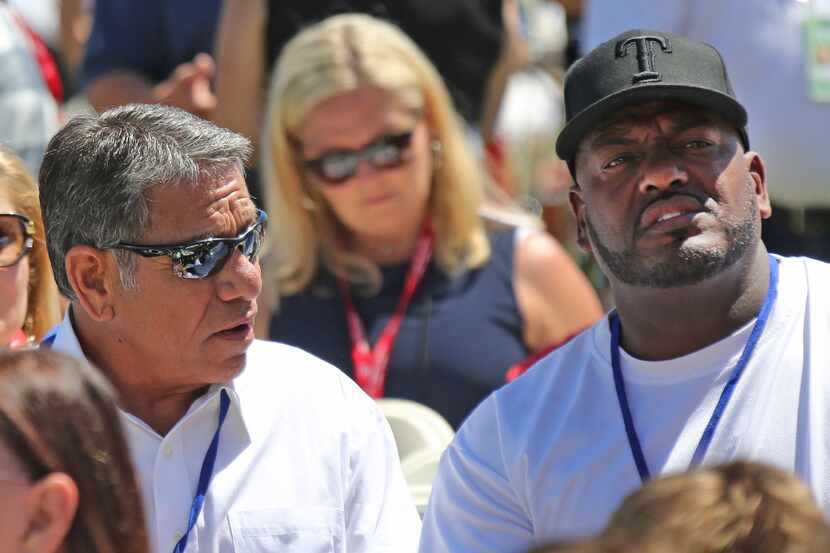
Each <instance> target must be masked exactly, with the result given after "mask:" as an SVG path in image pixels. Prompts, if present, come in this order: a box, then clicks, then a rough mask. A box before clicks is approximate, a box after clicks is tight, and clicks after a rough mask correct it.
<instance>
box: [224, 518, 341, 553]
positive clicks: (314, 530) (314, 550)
mask: <svg viewBox="0 0 830 553" xmlns="http://www.w3.org/2000/svg"><path fill="white" fill-rule="evenodd" d="M228 518H229V522H230V527H231V537H232V539H233V547H234V551H235V552H236V553H266V552H267V553H300V552H302V553H344V551H345V547H344V543H343V513H342V512H341V511H339V510H337V509H327V508H296V509H294V508H283V509H258V510H255V511H237V512H232V513H230V514H229V515H228Z"/></svg>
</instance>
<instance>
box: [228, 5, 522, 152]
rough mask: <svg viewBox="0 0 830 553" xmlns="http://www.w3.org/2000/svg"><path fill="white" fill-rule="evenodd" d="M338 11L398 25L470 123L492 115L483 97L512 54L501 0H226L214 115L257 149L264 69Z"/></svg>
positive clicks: (500, 83)
mask: <svg viewBox="0 0 830 553" xmlns="http://www.w3.org/2000/svg"><path fill="white" fill-rule="evenodd" d="M514 1H515V0H506V2H507V3H511V4H512V3H513V2H514ZM343 12H358V13H365V14H369V15H372V16H374V17H377V18H379V19H384V20H386V21H390V22H392V23H394V24H395V25H397V26H399V27H400V28H401V29H402V30H403V31H404V32H405V33H406V34H407V35H408V36H409V37H410V38H411V39H412V40H413V41H414V42H415V43H416V44H417V45H418V46H419V47H420V48H421V50H422V51H423V52H424V53H425V54H426V55H427V57H428V58H429V59H430V61H431V62H432V63H433V65H434V66H435V68H436V69H437V70H438V72H439V73H440V74H441V76H442V77H443V79H444V82H445V84H446V85H447V88H448V89H449V92H450V95H451V96H452V98H453V101H454V102H455V106H456V109H457V110H458V112H459V113H460V114H461V116H462V117H463V118H464V120H465V121H466V122H467V124H468V125H470V128H471V129H477V128H478V127H479V125H480V124H483V120H485V119H488V118H490V119H492V114H489V115H488V113H489V112H492V111H493V110H492V109H490V108H489V107H488V106H487V105H486V104H487V103H489V98H490V97H492V96H493V95H494V94H499V95H500V94H501V92H500V90H501V88H503V87H504V83H505V80H506V76H507V74H509V73H510V72H511V71H512V70H513V68H514V67H513V62H514V60H515V58H516V57H517V56H516V55H515V54H514V53H513V49H512V46H513V42H511V41H503V40H502V39H503V33H502V0H445V1H443V2H440V3H435V2H423V1H421V0H312V1H297V0H224V2H223V10H222V17H221V22H220V24H219V34H218V36H217V46H216V57H217V66H218V69H217V86H216V89H217V96H218V99H219V105H218V107H217V111H216V121H217V122H218V123H219V124H221V125H224V126H227V127H228V128H230V129H232V130H235V131H237V132H239V133H241V134H243V135H245V136H248V137H250V138H251V140H252V141H253V142H254V146H255V157H258V156H257V153H256V152H257V151H258V144H259V138H260V135H261V133H262V128H261V121H262V113H263V112H264V110H265V101H266V98H265V96H266V89H267V83H268V77H269V75H271V73H272V71H273V69H274V65H275V63H276V60H277V58H278V56H279V54H280V52H281V51H282V48H283V46H284V45H285V44H286V42H288V40H289V39H291V38H292V37H293V36H294V35H296V34H297V33H298V32H300V31H301V30H302V29H303V28H304V27H306V26H308V25H310V24H314V23H318V22H319V21H321V20H323V19H326V18H327V17H329V16H332V15H336V14H338V13H343ZM239 60H245V63H239ZM491 89H492V90H491ZM496 101H498V100H496ZM489 125H490V126H491V125H492V123H490V124H489Z"/></svg>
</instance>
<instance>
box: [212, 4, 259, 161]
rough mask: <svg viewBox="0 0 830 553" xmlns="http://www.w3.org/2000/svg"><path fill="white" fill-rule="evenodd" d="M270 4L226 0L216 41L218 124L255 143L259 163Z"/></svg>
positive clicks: (254, 157) (216, 116)
mask: <svg viewBox="0 0 830 553" xmlns="http://www.w3.org/2000/svg"><path fill="white" fill-rule="evenodd" d="M267 23H268V2H267V0H224V4H223V7H222V16H221V19H220V21H219V30H218V32H217V40H216V65H217V78H216V97H217V99H218V106H217V109H216V112H215V115H214V121H215V122H216V124H218V125H220V126H222V127H225V128H228V129H231V130H232V131H235V132H237V133H239V134H241V135H243V136H246V137H247V138H249V139H250V140H251V143H252V144H253V146H254V152H253V156H252V159H251V162H252V164H255V163H256V162H257V160H258V159H259V141H260V134H261V132H262V129H261V128H260V122H261V121H262V120H263V118H262V110H263V109H264V106H265V76H266V73H267V70H268V68H266V67H265V31H266V26H267Z"/></svg>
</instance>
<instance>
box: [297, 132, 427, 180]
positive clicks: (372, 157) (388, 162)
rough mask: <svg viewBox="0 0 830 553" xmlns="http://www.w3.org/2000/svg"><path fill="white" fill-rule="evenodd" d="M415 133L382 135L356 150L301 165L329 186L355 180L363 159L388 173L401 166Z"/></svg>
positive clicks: (319, 158)
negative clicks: (386, 170) (353, 178)
mask: <svg viewBox="0 0 830 553" xmlns="http://www.w3.org/2000/svg"><path fill="white" fill-rule="evenodd" d="M413 132H414V130H411V131H407V132H405V133H400V134H384V135H383V136H380V137H379V138H377V139H376V140H373V141H372V142H370V143H369V144H367V145H366V146H364V147H362V148H360V149H359V150H332V151H330V152H326V153H325V154H323V155H321V156H320V157H317V158H314V159H308V160H305V161H304V162H303V165H304V166H305V167H306V169H308V170H309V171H311V172H312V173H314V175H315V176H316V177H317V178H318V179H320V180H321V181H323V182H325V183H326V184H330V185H338V184H342V183H343V182H345V181H347V180H348V179H350V178H352V177H354V176H355V175H356V174H357V169H358V167H359V165H360V161H361V160H363V159H365V160H366V161H368V162H369V164H370V165H371V166H372V167H374V168H375V169H389V168H392V167H397V166H399V165H401V164H402V163H403V161H404V152H405V151H406V149H407V148H409V144H410V143H411V142H412V134H413Z"/></svg>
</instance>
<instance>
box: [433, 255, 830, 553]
mask: <svg viewBox="0 0 830 553" xmlns="http://www.w3.org/2000/svg"><path fill="white" fill-rule="evenodd" d="M779 259H780V277H779V278H780V281H779V286H778V300H777V301H776V303H775V305H774V307H773V310H772V312H771V314H770V319H769V320H768V321H767V326H766V329H765V331H764V333H763V335H762V336H761V339H760V341H759V342H758V344H757V346H756V349H755V352H754V353H753V355H752V357H751V358H750V361H749V363H748V365H747V366H746V368H745V370H744V373H743V375H742V377H741V380H740V381H739V383H738V385H737V387H736V389H735V391H734V394H733V396H732V399H731V401H730V403H729V405H728V407H727V408H726V410H725V411H724V414H723V418H722V419H721V421H720V424H719V426H718V428H717V431H716V432H715V435H714V437H713V439H712V442H711V445H710V447H709V449H708V452H707V454H706V456H705V457H704V460H703V463H704V465H712V464H717V463H722V462H726V461H730V460H734V459H748V460H755V461H762V462H767V463H771V464H773V465H776V466H779V467H782V468H785V469H788V470H793V471H795V472H796V473H798V474H799V475H800V476H801V477H802V478H803V479H804V480H805V481H806V482H807V483H808V485H809V486H810V487H811V489H812V490H813V493H814V494H815V495H816V497H817V499H818V501H819V503H820V504H821V505H822V507H823V508H824V510H825V511H826V512H827V513H828V514H830V432H828V431H827V428H828V427H827V424H828V422H827V421H830V372H828V367H830V348H828V345H830V286H828V283H830V265H828V264H825V263H820V262H818V261H814V260H810V259H806V258H779ZM751 326H752V325H751V324H750V325H748V326H746V327H744V328H742V329H739V330H738V331H737V332H736V333H735V334H733V335H732V336H730V337H727V338H725V339H724V340H722V341H720V342H718V343H716V344H713V345H711V346H709V347H707V348H704V349H702V350H699V351H697V352H694V353H692V354H689V355H686V356H684V357H681V358H678V359H675V360H671V361H662V362H645V361H641V360H635V359H633V358H631V357H630V356H627V355H622V356H621V362H622V367H623V375H624V379H625V385H626V390H627V392H628V398H629V403H630V405H631V411H632V416H633V419H634V424H635V427H636V429H637V433H638V434H639V438H640V443H641V444H642V448H643V453H644V456H645V458H646V462H647V464H648V466H649V468H650V470H651V473H652V474H653V475H656V474H664V473H667V472H676V471H683V470H685V469H686V468H687V467H688V465H689V461H690V460H691V458H692V454H693V452H694V449H695V448H696V447H697V444H698V442H699V440H700V437H701V434H702V432H703V428H704V427H705V425H706V423H707V422H708V421H709V418H710V416H711V414H712V412H713V410H714V406H715V404H716V402H717V399H718V397H719V396H720V393H721V390H722V389H723V385H724V382H725V380H726V378H727V376H728V373H729V371H730V369H731V368H732V367H733V366H734V365H735V363H736V362H737V358H738V356H739V355H740V353H741V351H742V349H743V347H744V344H745V342H746V339H747V337H748V335H749V332H750V330H751ZM640 483H641V482H640V476H639V474H638V472H637V467H636V465H635V463H634V458H633V457H632V454H631V450H630V447H629V444H628V439H627V437H626V433H625V427H624V426H623V422H622V416H621V414H620V406H619V402H618V400H617V396H616V392H615V388H614V381H613V375H612V369H611V360H610V333H609V328H608V320H607V317H606V318H604V319H603V320H602V321H600V322H599V323H597V324H596V325H595V326H594V327H592V328H590V329H589V330H587V331H585V332H583V333H582V334H580V335H579V336H577V337H576V338H574V339H573V340H572V341H571V342H570V343H568V344H567V345H565V346H564V347H562V348H561V349H560V350H558V351H556V352H554V353H553V354H551V355H549V356H548V357H546V358H544V359H543V360H541V361H540V362H539V363H537V364H536V365H535V366H534V367H533V368H532V369H531V370H530V371H528V373H527V374H525V375H524V376H522V377H521V378H519V379H518V380H516V381H515V382H513V383H512V384H510V385H508V386H506V387H504V388H502V389H501V390H498V391H496V392H495V393H493V394H492V395H491V396H490V397H488V399H486V400H485V401H484V402H483V403H482V404H481V405H480V406H479V407H478V409H476V410H475V411H474V412H473V413H472V414H471V415H470V417H469V419H468V420H467V421H466V422H465V423H464V424H463V426H462V427H461V429H460V430H459V432H458V434H457V436H456V439H455V441H454V442H453V444H452V445H451V446H450V448H449V449H448V450H447V452H446V453H445V454H444V457H443V458H442V461H441V466H440V468H439V471H438V476H437V477H436V479H435V481H434V482H433V488H432V489H433V491H432V497H431V499H430V505H429V507H428V508H427V511H426V514H425V517H424V529H423V533H422V534H421V549H420V551H421V552H422V553H448V552H452V553H467V552H469V553H473V552H475V553H518V552H523V551H525V550H527V549H529V548H530V547H532V546H534V545H540V544H544V543H547V542H550V541H554V540H558V539H563V538H564V539H567V538H571V537H580V536H585V535H589V534H592V533H595V532H597V531H598V530H600V529H602V528H603V527H604V525H605V524H606V522H607V520H608V517H609V515H610V514H611V513H612V512H613V511H614V509H615V508H616V507H617V506H618V504H619V502H620V501H621V500H622V499H623V497H625V496H626V495H627V494H628V493H629V492H631V491H632V490H634V489H635V488H637V487H638V486H639V485H640Z"/></svg>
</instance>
